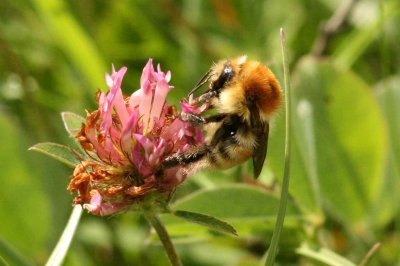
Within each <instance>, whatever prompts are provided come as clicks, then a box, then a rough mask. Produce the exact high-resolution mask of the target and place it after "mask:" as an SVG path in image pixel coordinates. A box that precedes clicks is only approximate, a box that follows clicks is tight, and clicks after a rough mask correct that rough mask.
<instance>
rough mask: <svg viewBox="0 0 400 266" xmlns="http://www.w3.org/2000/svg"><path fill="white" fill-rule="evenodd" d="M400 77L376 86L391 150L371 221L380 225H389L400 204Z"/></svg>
mask: <svg viewBox="0 0 400 266" xmlns="http://www.w3.org/2000/svg"><path fill="white" fill-rule="evenodd" d="M399 82H400V76H393V77H390V78H388V79H385V80H383V81H382V82H380V83H379V84H377V85H376V88H375V92H376V96H377V99H378V102H379V104H380V107H381V109H382V110H383V113H384V114H385V120H386V124H387V125H388V131H389V136H390V137H389V151H388V154H387V165H386V167H385V173H384V178H383V182H384V184H383V187H382V189H381V191H380V196H379V198H378V199H377V200H376V201H375V205H374V208H373V211H372V213H371V217H370V220H371V221H372V223H374V224H375V226H377V227H383V226H386V225H387V224H388V223H389V222H390V221H392V219H393V218H395V216H396V215H397V214H398V209H399V206H400V194H399V193H398V188H399V187H400V165H399V163H398V162H399V161H400V105H399V102H400V87H399V86H398V84H399Z"/></svg>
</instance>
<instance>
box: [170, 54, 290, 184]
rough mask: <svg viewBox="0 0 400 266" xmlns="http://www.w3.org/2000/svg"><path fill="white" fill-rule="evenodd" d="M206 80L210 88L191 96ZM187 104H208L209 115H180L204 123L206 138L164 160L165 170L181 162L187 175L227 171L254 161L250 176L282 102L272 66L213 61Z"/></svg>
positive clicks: (256, 169)
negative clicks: (202, 171) (198, 171)
mask: <svg viewBox="0 0 400 266" xmlns="http://www.w3.org/2000/svg"><path fill="white" fill-rule="evenodd" d="M206 83H208V89H206V90H205V91H204V92H203V93H201V94H200V95H199V96H198V97H194V94H195V93H196V92H197V91H198V90H199V89H200V88H201V87H202V86H203V85H205V84H206ZM188 96H189V99H190V101H189V104H191V105H195V106H199V105H201V104H208V105H209V108H208V109H214V110H215V113H214V114H212V115H209V116H203V115H198V114H194V113H186V114H185V115H184V117H183V119H185V120H187V121H190V122H191V123H193V124H195V125H196V126H201V127H203V129H204V131H205V136H206V138H205V142H204V144H202V145H199V146H196V147H193V148H192V149H190V150H189V151H186V152H184V153H178V154H175V155H172V156H169V157H167V158H165V160H164V161H163V163H162V166H163V167H164V168H170V167H174V166H177V165H181V166H183V169H185V170H186V171H187V173H193V172H196V171H197V170H200V169H227V168H231V167H233V166H236V165H238V164H241V163H243V162H245V161H247V160H248V159H250V158H252V159H253V166H254V167H253V169H254V177H255V178H257V177H258V176H259V175H260V173H261V170H262V167H263V164H264V160H265V157H266V154H267V147H268V134H269V121H270V119H271V117H272V116H273V115H274V114H275V113H276V111H277V110H278V108H279V107H280V105H281V103H282V91H281V88H280V86H279V82H278V81H277V79H276V77H275V76H274V74H273V73H272V72H271V70H270V69H269V68H268V67H266V66H265V65H263V64H262V63H260V62H257V61H251V60H247V57H246V56H241V57H237V58H234V59H231V60H229V59H227V60H221V61H219V62H218V63H216V64H215V65H213V66H212V67H211V68H210V70H209V71H208V72H207V73H206V74H205V75H204V76H203V78H202V79H201V80H200V81H199V83H198V84H197V85H196V86H195V87H194V88H193V89H192V90H191V91H190V93H189V95H188Z"/></svg>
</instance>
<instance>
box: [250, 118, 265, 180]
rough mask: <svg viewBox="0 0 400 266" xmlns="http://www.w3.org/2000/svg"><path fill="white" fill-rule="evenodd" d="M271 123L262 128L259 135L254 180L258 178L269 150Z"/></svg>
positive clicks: (254, 156)
mask: <svg viewBox="0 0 400 266" xmlns="http://www.w3.org/2000/svg"><path fill="white" fill-rule="evenodd" d="M268 134H269V123H265V124H264V125H262V126H260V130H259V131H258V133H257V140H258V145H257V148H256V149H255V150H254V154H253V170H254V178H258V176H259V175H260V173H261V170H262V168H263V165H264V161H265V157H266V155H267V149H268Z"/></svg>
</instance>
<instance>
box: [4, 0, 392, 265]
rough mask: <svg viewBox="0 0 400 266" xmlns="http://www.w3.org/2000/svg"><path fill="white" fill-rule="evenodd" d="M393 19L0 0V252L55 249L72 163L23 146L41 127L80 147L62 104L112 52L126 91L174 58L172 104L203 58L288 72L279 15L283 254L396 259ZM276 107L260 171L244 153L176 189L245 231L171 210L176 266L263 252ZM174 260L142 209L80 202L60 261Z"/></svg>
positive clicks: (285, 9)
mask: <svg viewBox="0 0 400 266" xmlns="http://www.w3.org/2000/svg"><path fill="white" fill-rule="evenodd" d="M324 25H325V27H324ZM399 25H400V3H399V1H398V0H360V1H335V0H300V1H298V0H283V1H281V0H267V1H261V0H259V1H257V0H249V1H239V0H210V1H200V0H181V1H173V0H154V1H147V0H137V1H134V0H131V1H78V0H73V1H62V0H32V1H27V0H25V1H24V0H2V1H1V2H0V140H1V149H0V169H1V171H0V182H1V186H0V187H1V188H0V263H4V262H5V261H7V262H8V263H9V264H10V265H42V264H44V263H45V262H46V260H47V258H48V256H49V255H50V253H51V251H52V249H53V247H54V245H55V244H56V242H57V240H58V237H59V236H60V234H61V232H62V230H63V227H64V226H65V224H66V221H67V219H68V216H69V214H70V212H71V202H72V196H71V195H70V194H69V193H68V192H67V190H66V186H67V184H68V182H69V176H70V174H71V173H72V169H69V168H68V167H66V166H64V165H62V164H61V163H59V162H56V161H53V160H51V159H50V158H47V157H45V156H43V155H41V154H38V153H34V152H28V151H27V149H28V148H29V147H30V146H32V145H34V144H36V143H38V142H43V141H52V142H57V143H62V144H66V145H73V141H72V140H71V139H69V138H68V136H67V133H66V132H65V131H64V128H63V124H62V121H61V117H60V112H62V111H71V112H75V113H77V114H80V115H84V114H85V112H84V110H85V109H88V110H93V109H95V108H96V103H95V92H96V90H97V89H99V88H101V89H105V88H106V86H105V83H104V73H105V72H110V70H111V64H114V65H115V66H116V68H120V67H121V66H127V67H128V73H127V75H126V76H125V79H124V83H123V89H124V92H125V94H129V93H131V92H133V91H134V90H135V89H137V88H138V86H139V77H140V74H141V70H142V68H143V66H144V64H145V63H146V61H147V59H148V58H153V59H154V61H155V62H160V63H161V65H162V68H163V70H171V71H172V82H171V83H172V85H174V86H175V89H174V90H173V92H172V93H171V94H170V96H169V97H170V98H169V100H170V101H171V102H173V103H178V102H179V99H181V98H182V97H183V96H184V95H186V93H187V92H188V90H190V89H191V88H192V86H193V85H194V84H195V83H196V82H197V81H198V80H199V79H200V77H201V76H202V75H203V74H204V73H205V72H206V71H207V69H208V68H209V67H210V65H211V64H212V62H215V61H218V60H219V59H221V58H226V57H233V56H237V55H242V54H247V55H248V56H249V57H250V58H251V59H256V60H259V61H262V62H264V63H265V64H267V65H268V66H269V67H270V68H271V69H272V70H273V71H274V72H275V73H276V75H277V76H278V77H279V79H280V81H281V84H282V83H283V75H282V65H281V48H280V39H279V28H280V27H284V28H285V31H286V36H287V42H288V49H289V55H290V66H291V73H292V75H291V77H292V88H293V98H292V111H293V114H292V118H293V120H292V123H293V135H292V137H293V143H292V144H293V149H292V154H291V156H292V172H291V176H292V182H291V187H290V192H291V201H290V203H289V207H288V215H287V217H286V223H285V227H284V231H283V235H282V240H281V243H282V244H281V246H280V253H279V254H278V262H279V265H326V264H328V265H334V264H332V263H339V262H341V263H339V264H336V265H352V264H345V263H349V261H342V259H343V260H344V258H347V259H348V260H350V261H352V262H353V263H355V264H358V263H360V262H361V260H362V259H363V258H365V256H366V254H367V252H368V251H369V250H370V249H371V247H373V245H375V244H376V243H378V242H379V243H381V247H380V248H379V249H378V250H377V252H375V254H374V256H373V257H372V258H371V260H370V262H369V263H370V264H369V265H400V262H399V257H400V256H399V254H400V235H399V234H400V232H399V226H400V217H399V210H400V209H399V203H400V201H399V199H400V176H399V175H400V166H399V158H400V67H399V62H400V45H399V40H400V30H399ZM283 120H284V111H283V110H282V111H281V112H279V114H278V115H277V118H276V119H275V121H274V122H273V126H272V131H271V135H270V145H269V151H268V158H267V163H266V166H265V169H264V170H263V172H262V174H261V177H260V180H259V182H257V183H256V182H254V181H251V179H250V178H249V177H250V176H251V172H250V165H247V164H246V165H243V166H240V167H237V168H235V169H231V170H228V171H224V172H217V173H215V172H212V173H211V172H202V173H200V174H198V175H196V176H194V177H192V178H190V179H189V180H188V181H187V182H185V183H184V184H183V185H182V186H181V188H180V189H178V191H177V193H176V195H175V197H174V201H177V202H176V203H175V206H177V207H179V208H183V209H185V208H186V209H187V210H196V211H201V212H203V213H209V214H213V215H215V216H217V217H220V218H222V219H225V220H227V221H229V222H231V223H232V224H233V225H234V226H235V227H236V228H237V230H238V233H239V237H237V238H235V237H230V236H225V235H221V234H217V233H215V232H210V231H207V230H204V229H203V228H201V227H198V226H194V225H189V224H187V223H186V222H183V221H179V220H175V219H172V218H171V217H164V219H165V222H166V224H167V227H168V230H169V231H170V232H171V235H172V236H173V237H174V240H175V241H176V243H177V248H178V252H179V254H180V255H181V257H182V259H183V262H184V264H185V265H258V263H259V262H260V261H261V259H262V256H263V254H264V253H265V250H266V249H267V247H268V244H269V241H270V237H271V232H272V229H273V226H274V222H275V213H276V211H277V208H276V207H277V203H278V199H277V195H279V191H280V180H281V177H282V172H283V150H284V148H283V147H284V146H283V140H284V123H283V122H284V121H283ZM236 183H240V184H236ZM196 191H198V192H196ZM193 192H195V194H194V196H193V195H192V196H191V197H189V198H188V197H187V195H190V194H191V193H193ZM339 256H340V257H339ZM329 261H330V263H331V264H329V263H328V262H329ZM167 263H168V262H167V259H166V256H165V255H164V253H163V251H162V249H161V246H160V244H159V242H158V241H157V239H156V237H155V236H154V233H151V234H149V228H148V225H147V223H146V221H144V220H143V218H141V217H140V216H138V215H136V214H135V213H125V214H122V215H119V216H116V217H111V218H99V217H93V216H90V215H84V217H83V218H82V223H81V224H80V226H79V228H78V232H77V235H76V237H75V239H74V242H73V244H72V247H71V250H70V252H69V254H68V256H67V259H66V261H65V265H110V264H115V265H167Z"/></svg>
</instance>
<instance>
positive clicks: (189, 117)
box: [184, 113, 226, 126]
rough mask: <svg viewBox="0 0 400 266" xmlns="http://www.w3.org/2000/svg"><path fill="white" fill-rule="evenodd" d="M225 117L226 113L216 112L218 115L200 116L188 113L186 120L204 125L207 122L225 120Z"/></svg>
mask: <svg viewBox="0 0 400 266" xmlns="http://www.w3.org/2000/svg"><path fill="white" fill-rule="evenodd" d="M225 117H226V114H216V115H211V116H206V117H203V116H199V115H196V114H192V113H186V114H185V117H184V120H185V121H188V122H190V123H192V124H193V125H195V126H198V125H203V124H207V123H213V122H214V123H217V122H221V121H222V120H224V118H225Z"/></svg>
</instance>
